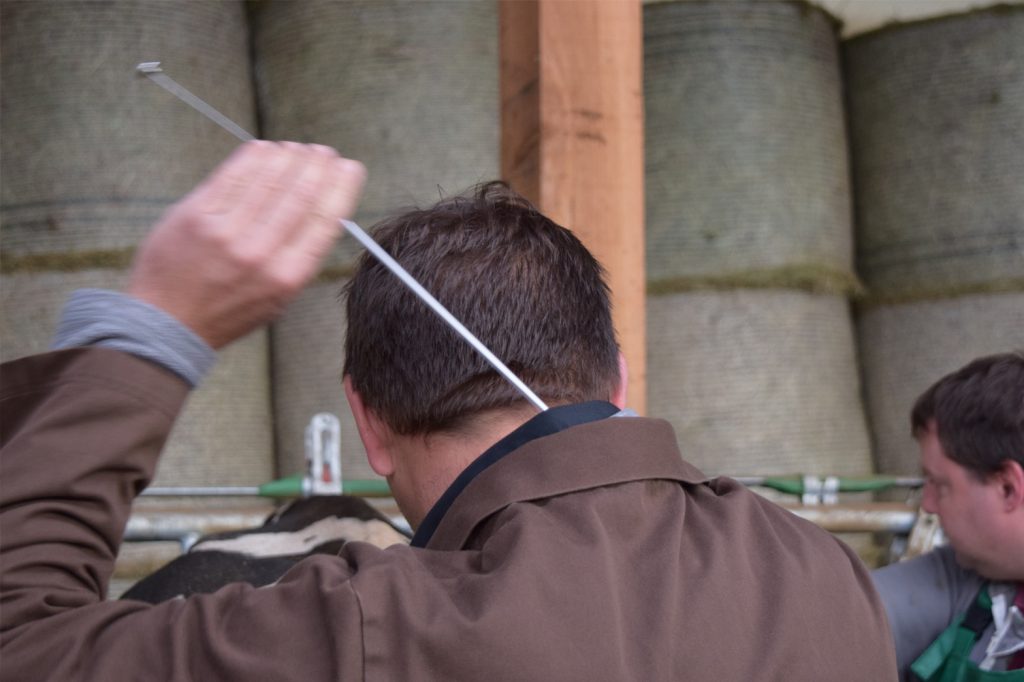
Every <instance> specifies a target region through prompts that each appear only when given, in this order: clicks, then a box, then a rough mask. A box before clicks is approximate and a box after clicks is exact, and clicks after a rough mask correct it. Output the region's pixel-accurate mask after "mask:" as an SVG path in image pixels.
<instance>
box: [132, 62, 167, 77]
mask: <svg viewBox="0 0 1024 682" xmlns="http://www.w3.org/2000/svg"><path fill="white" fill-rule="evenodd" d="M135 70H136V71H138V72H139V73H141V74H143V75H145V74H147V73H163V69H161V68H160V62H142V63H141V64H139V65H138V66H136V67H135Z"/></svg>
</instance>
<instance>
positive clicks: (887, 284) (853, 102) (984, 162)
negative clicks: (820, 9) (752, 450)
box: [844, 7, 1024, 473]
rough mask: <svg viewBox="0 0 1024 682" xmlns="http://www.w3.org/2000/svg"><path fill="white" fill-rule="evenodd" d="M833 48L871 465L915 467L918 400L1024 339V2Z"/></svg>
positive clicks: (884, 32) (888, 469) (884, 31)
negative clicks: (864, 294)
mask: <svg viewBox="0 0 1024 682" xmlns="http://www.w3.org/2000/svg"><path fill="white" fill-rule="evenodd" d="M844 55H845V58H846V59H845V61H846V71H847V80H848V91H849V103H850V109H849V111H850V133H851V135H850V137H851V154H852V159H853V166H852V167H853V178H854V184H855V186H856V187H857V193H856V197H857V205H856V209H857V216H858V228H857V229H858V248H857V262H858V268H859V271H860V274H861V275H862V277H863V278H864V280H865V283H866V284H867V286H868V289H869V297H868V299H867V301H866V302H865V304H864V305H863V307H862V310H861V313H860V315H859V319H858V328H859V339H860V355H861V362H862V367H863V376H864V383H865V396H866V401H867V406H868V412H869V415H870V417H871V422H872V430H873V434H874V442H875V450H876V456H877V464H878V468H879V469H880V470H881V471H885V472H898V473H914V472H916V471H918V470H919V466H920V465H919V463H918V454H917V447H916V446H915V445H914V443H913V440H912V439H911V437H910V434H909V425H908V420H909V417H908V415H909V412H910V409H911V407H912V405H913V401H914V400H915V399H916V398H917V396H918V395H919V394H920V393H921V392H922V391H924V390H925V389H926V388H927V387H928V386H929V385H931V384H932V383H933V382H935V381H936V380H938V379H939V378H940V377H941V376H943V375H944V374H946V373H948V372H950V371H952V370H954V369H956V368H958V367H960V366H962V365H964V364H966V363H967V362H968V361H969V360H971V359H972V358H974V357H977V356H979V355H984V354H988V353H994V352H1001V351H1008V350H1012V349H1014V348H1019V347H1020V346H1021V345H1022V344H1024V334H1022V332H1021V330H1022V329H1024V293H1022V292H1024V186H1022V185H1021V183H1020V179H1019V178H1020V177H1021V176H1022V175H1024V128H1022V127H1021V125H1020V122H1021V120H1024V8H1022V7H1003V8H993V9H989V10H980V11H975V12H970V13H967V14H961V15H954V16H948V17H943V18H940V19H934V20H929V21H922V22H917V23H913V24H904V25H899V26H893V27H890V28H886V29H882V30H879V31H876V32H874V33H870V34H866V35H863V36H860V37H858V38H855V39H853V40H850V41H848V42H847V43H846V44H845V46H844Z"/></svg>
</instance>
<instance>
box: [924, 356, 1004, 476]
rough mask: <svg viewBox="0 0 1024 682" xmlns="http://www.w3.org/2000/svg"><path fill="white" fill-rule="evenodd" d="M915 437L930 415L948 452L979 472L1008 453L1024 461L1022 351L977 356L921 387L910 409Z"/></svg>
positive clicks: (990, 469)
mask: <svg viewBox="0 0 1024 682" xmlns="http://www.w3.org/2000/svg"><path fill="white" fill-rule="evenodd" d="M910 421H911V428H912V430H913V434H914V436H915V437H920V436H921V435H922V434H924V433H925V432H926V431H927V430H928V429H929V428H931V424H932V422H933V421H934V423H935V426H936V429H937V435H938V437H939V442H940V443H941V444H942V448H943V450H945V452H946V455H947V456H948V457H949V458H950V459H952V460H953V461H955V462H957V463H958V464H959V465H960V466H963V467H965V468H966V469H968V470H969V471H971V472H972V473H974V474H975V475H976V476H977V477H979V478H984V477H985V476H987V475H988V474H991V473H992V472H994V471H996V470H997V469H999V467H1000V466H1001V464H1002V463H1003V462H1005V461H1006V460H1008V459H1012V460H1016V461H1017V462H1019V463H1021V464H1022V465H1024V353H1022V352H1017V353H1003V354H999V355H989V356H986V357H983V358H978V359H977V360H974V361H972V362H970V363H969V364H967V365H966V366H965V367H962V368H961V369H958V370H957V371H955V372H953V373H951V374H948V375H946V376H945V377H943V378H942V379H940V380H939V381H938V382H936V383H935V384H934V385H932V386H931V387H930V388H929V389H928V390H927V391H925V392H924V393H923V394H922V395H921V397H920V398H918V399H917V402H916V403H915V404H914V409H913V410H912V412H911V417H910Z"/></svg>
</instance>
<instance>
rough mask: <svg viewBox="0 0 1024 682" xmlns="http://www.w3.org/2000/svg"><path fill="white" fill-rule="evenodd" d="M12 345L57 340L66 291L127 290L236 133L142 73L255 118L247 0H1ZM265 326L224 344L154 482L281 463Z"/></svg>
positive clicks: (5, 335)
mask: <svg viewBox="0 0 1024 682" xmlns="http://www.w3.org/2000/svg"><path fill="white" fill-rule="evenodd" d="M2 23H3V27H4V39H3V42H2V50H3V54H2V82H3V89H4V92H3V112H2V116H0V125H2V129H0V142H2V150H0V159H2V175H3V189H2V201H0V223H2V228H0V229H2V243H0V250H2V254H3V262H2V267H0V269H2V273H3V274H2V284H0V290H2V300H0V311H2V312H0V354H2V356H3V359H4V360H9V359H13V358H16V357H20V356H22V355H28V354H31V353H36V352H41V351H45V350H46V349H47V348H48V346H49V343H50V340H51V338H52V336H53V332H54V329H55V326H56V321H57V318H58V315H59V312H60V309H61V307H62V305H63V303H64V301H65V299H66V298H67V296H68V294H69V293H70V292H71V291H73V290H75V289H77V288H81V287H103V288H115V289H116V288H119V287H120V286H122V285H123V283H124V281H125V278H126V268H127V266H128V264H129V262H130V258H131V253H132V251H133V249H134V248H135V247H136V245H137V244H138V243H139V241H140V239H141V238H142V237H143V235H145V234H146V232H147V231H148V229H149V227H150V226H151V225H152V224H153V223H154V221H155V220H157V219H158V217H159V216H160V214H161V212H162V211H163V210H164V209H165V208H166V207H167V206H168V205H169V204H171V203H172V202H174V201H175V200H177V199H178V198H179V197H181V196H182V195H183V194H185V193H186V192H188V191H189V190H190V189H191V188H192V187H193V186H194V185H195V184H196V183H197V182H199V181H200V180H201V179H202V178H203V177H204V176H205V175H206V174H207V173H209V172H210V171H211V170H212V169H213V168H214V167H215V166H216V164H217V163H218V162H219V161H221V160H222V159H223V158H224V157H225V156H226V155H227V154H229V153H230V151H231V149H232V148H233V147H234V146H235V145H236V141H235V140H233V139H232V138H231V137H230V136H229V135H227V134H225V133H224V131H222V130H221V129H219V128H218V127H217V126H215V125H213V124H211V123H210V122H209V121H207V120H206V119H204V118H203V117H202V116H200V115H199V114H197V113H196V112H195V111H193V110H192V109H190V108H189V107H187V106H185V105H184V104H182V103H181V102H178V101H177V100H175V99H174V98H173V97H172V96H171V95H169V94H168V93H166V92H164V91H163V90H161V89H160V88H158V87H156V86H155V85H153V84H151V83H149V82H148V81H147V80H146V79H144V78H142V77H140V76H137V75H136V74H135V66H136V64H138V63H139V62H142V61H151V60H161V59H162V60H164V65H165V67H167V68H168V70H169V71H170V72H171V73H172V75H173V76H174V77H176V78H178V79H179V80H181V81H183V82H185V83H187V84H188V86H189V87H190V88H192V89H194V90H195V92H197V93H199V94H200V95H201V96H203V97H206V98H208V99H209V101H210V103H211V104H213V105H214V106H215V107H217V108H218V109H220V110H222V111H223V112H225V113H226V114H227V115H228V116H230V117H232V118H234V119H235V120H237V121H239V122H240V123H242V124H243V125H249V126H251V125H252V124H253V120H254V115H253V113H254V112H253V96H252V92H251V74H250V67H249V61H248V48H247V30H246V24H245V13H244V7H243V6H242V4H241V3H235V2H216V3H153V2H106V3H40V2H14V1H12V2H4V3H3V5H2ZM267 356H268V353H267V340H266V334H265V333H256V334H253V335H252V336H250V337H248V338H247V339H245V340H244V341H242V342H241V343H239V344H236V345H235V346H233V347H232V348H231V349H229V350H227V351H225V352H224V353H223V354H222V357H221V359H220V361H219V363H218V366H217V368H216V369H215V370H214V372H213V373H212V374H211V376H209V377H208V378H207V380H206V382H205V384H204V385H203V386H202V388H200V389H199V390H198V391H196V392H195V393H194V394H193V396H192V397H191V399H190V401H189V404H188V407H187V409H186V410H185V412H184V414H183V415H182V417H181V419H180V420H179V422H178V424H177V426H176V427H175V430H174V433H173V436H172V438H171V441H170V443H169V445H168V448H167V451H166V455H165V456H164V458H163V459H162V461H161V465H160V470H159V474H158V476H157V482H158V483H159V484H163V485H175V484H182V485H185V484H224V485H231V484H235V485H245V484H255V483H260V482H263V481H265V480H267V479H268V478H269V477H270V476H272V475H273V472H274V469H273V453H272V450H271V448H272V434H271V429H270V395H269V381H268V366H267V365H268V357H267Z"/></svg>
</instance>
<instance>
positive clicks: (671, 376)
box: [648, 289, 870, 475]
mask: <svg viewBox="0 0 1024 682" xmlns="http://www.w3.org/2000/svg"><path fill="white" fill-rule="evenodd" d="M648 306H649V307H648V319H650V324H649V325H648V334H649V337H650V338H651V340H652V342H651V344H650V349H649V355H648V358H649V361H650V367H651V370H650V371H649V372H648V381H649V386H650V399H649V405H650V406H651V407H650V410H649V411H650V413H651V415H652V416H656V417H661V418H664V419H667V420H669V421H670V422H672V424H673V425H674V426H675V429H676V435H677V436H678V438H679V444H680V448H681V450H682V452H683V456H684V457H685V458H686V459H688V460H690V461H691V462H693V463H694V464H696V465H697V466H698V467H699V468H701V469H702V470H703V471H704V472H705V473H708V474H718V473H726V474H732V475H736V474H743V473H754V474H780V473H793V472H801V473H809V474H836V475H850V474H863V473H865V471H866V470H868V466H867V465H868V463H869V462H870V452H869V444H868V438H867V433H866V430H865V428H864V423H863V419H861V418H860V384H859V381H858V376H857V369H856V364H855V351H854V346H853V338H852V334H851V332H850V323H849V316H848V312H847V304H846V301H844V300H843V299H841V298H839V297H836V296H820V295H814V294H808V293H804V292H801V291H784V290H774V291H773V290H763V291H756V290H749V289H748V290H742V289H741V290H736V291H730V292H724V291H722V292H703V293H687V294H671V295H667V296H657V297H652V298H651V299H650V300H649V301H648ZM851 415H853V417H854V418H851Z"/></svg>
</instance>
